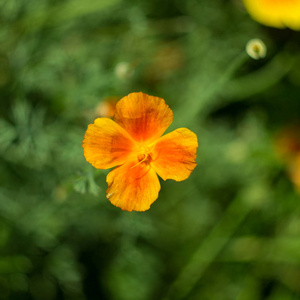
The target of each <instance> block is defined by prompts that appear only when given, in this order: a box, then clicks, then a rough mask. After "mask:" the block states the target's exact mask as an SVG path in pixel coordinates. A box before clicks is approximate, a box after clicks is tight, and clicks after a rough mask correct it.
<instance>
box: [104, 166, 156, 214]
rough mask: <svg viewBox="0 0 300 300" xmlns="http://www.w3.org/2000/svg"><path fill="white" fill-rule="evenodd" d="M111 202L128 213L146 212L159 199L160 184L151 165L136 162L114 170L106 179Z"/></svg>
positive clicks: (107, 193) (108, 196) (107, 192)
mask: <svg viewBox="0 0 300 300" xmlns="http://www.w3.org/2000/svg"><path fill="white" fill-rule="evenodd" d="M106 181H107V183H108V189H107V191H106V196H107V198H108V199H109V201H110V202H111V203H112V204H113V205H115V206H117V207H120V208H121V209H122V210H127V211H132V210H135V211H145V210H148V209H149V208H150V205H151V204H152V203H153V202H154V201H155V200H156V199H157V197H158V192H159V190H160V183H159V180H158V177H157V175H156V173H155V171H154V170H153V169H152V168H151V167H150V165H149V164H146V163H140V164H138V165H137V164H136V162H135V161H132V162H129V163H126V164H124V165H122V166H119V167H117V168H115V169H113V170H112V171H111V172H110V173H109V174H108V175H107V178H106Z"/></svg>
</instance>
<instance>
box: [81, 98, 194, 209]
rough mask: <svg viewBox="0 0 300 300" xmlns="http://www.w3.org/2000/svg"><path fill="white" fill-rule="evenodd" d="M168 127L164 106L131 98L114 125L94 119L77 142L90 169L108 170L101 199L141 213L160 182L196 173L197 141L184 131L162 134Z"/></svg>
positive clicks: (123, 101) (168, 114)
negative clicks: (80, 143) (81, 143)
mask: <svg viewBox="0 0 300 300" xmlns="http://www.w3.org/2000/svg"><path fill="white" fill-rule="evenodd" d="M172 121H173V112H172V110H171V109H170V108H169V106H168V105H167V104H166V103H165V101H164V100H163V99H161V98H158V97H153V96H149V95H147V94H144V93H131V94H129V95H128V96H126V97H124V98H122V99H121V100H120V101H119V102H118V103H117V105H116V112H115V115H114V119H113V120H111V119H108V118H98V119H96V120H95V122H94V124H90V125H89V126H88V129H87V131H86V133H85V136H84V140H83V145H82V146H83V148H84V156H85V158H86V160H87V161H88V162H89V163H91V164H92V165H93V166H94V167H95V168H98V169H108V168H112V167H116V168H114V169H113V170H112V171H111V172H110V173H109V174H108V175H107V178H106V182H107V184H108V189H107V191H106V196H107V198H108V199H109V200H110V202H111V203H112V204H114V205H115V206H117V207H120V208H121V209H123V210H127V211H132V210H136V211H145V210H147V209H149V208H150V205H151V204H152V203H153V202H154V201H155V200H156V199H157V197H158V192H159V190H160V183H159V180H158V177H157V174H158V175H159V176H160V177H161V178H162V179H164V180H166V179H174V180H176V181H182V180H185V179H187V178H188V177H189V176H190V174H191V172H192V171H193V170H194V168H195V167H196V162H195V159H196V151H197V147H198V141H197V136H196V135H195V134H194V133H193V132H192V131H190V130H189V129H187V128H179V129H177V130H174V131H172V132H170V133H168V134H166V135H164V136H162V134H163V133H164V132H165V130H166V129H167V128H168V127H169V125H170V124H171V123H172Z"/></svg>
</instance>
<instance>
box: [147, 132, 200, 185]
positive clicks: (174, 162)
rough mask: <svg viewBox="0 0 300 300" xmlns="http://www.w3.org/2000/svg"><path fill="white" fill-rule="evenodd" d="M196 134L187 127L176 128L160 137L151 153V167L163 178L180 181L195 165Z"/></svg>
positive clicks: (186, 176) (185, 177)
mask: <svg viewBox="0 0 300 300" xmlns="http://www.w3.org/2000/svg"><path fill="white" fill-rule="evenodd" d="M197 147H198V141H197V136H196V135H195V133H193V132H192V131H190V130H189V129H187V128H179V129H176V130H174V131H172V132H170V133H168V134H166V135H165V136H163V137H161V138H160V139H159V140H158V142H157V143H156V145H155V148H154V150H153V155H152V162H151V164H152V167H153V169H154V170H155V171H156V173H157V174H158V175H159V176H160V177H161V178H162V179H163V180H166V179H174V180H176V181H182V180H185V179H187V178H188V177H189V176H190V174H191V173H192V171H193V170H194V168H195V167H196V162H195V159H196V152H197Z"/></svg>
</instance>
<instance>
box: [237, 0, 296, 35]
mask: <svg viewBox="0 0 300 300" xmlns="http://www.w3.org/2000/svg"><path fill="white" fill-rule="evenodd" d="M243 1H244V4H245V7H246V9H247V10H248V12H249V14H250V15H251V16H252V18H253V19H254V20H256V21H257V22H260V23H262V24H264V25H266V26H271V27H276V28H285V27H288V28H291V29H294V30H300V0H243Z"/></svg>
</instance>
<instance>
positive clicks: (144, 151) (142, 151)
mask: <svg viewBox="0 0 300 300" xmlns="http://www.w3.org/2000/svg"><path fill="white" fill-rule="evenodd" d="M152 150H153V147H145V146H139V147H138V148H137V150H136V158H137V163H136V164H135V165H134V166H133V167H132V168H134V167H136V166H138V165H139V164H142V163H143V164H145V165H148V166H149V165H150V162H151V161H152V156H151V155H152V154H151V151H152Z"/></svg>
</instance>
